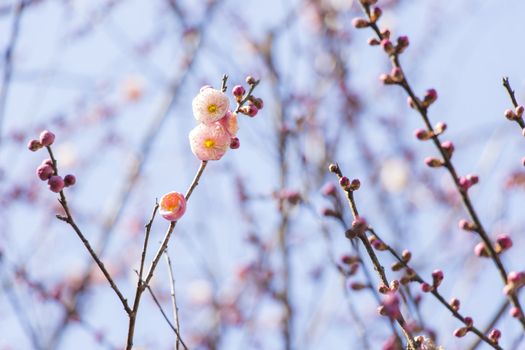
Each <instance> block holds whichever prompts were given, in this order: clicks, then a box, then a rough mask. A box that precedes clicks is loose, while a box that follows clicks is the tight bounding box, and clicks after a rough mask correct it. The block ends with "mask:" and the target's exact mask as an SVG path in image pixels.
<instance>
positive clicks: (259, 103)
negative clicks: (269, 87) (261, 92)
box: [253, 98, 264, 110]
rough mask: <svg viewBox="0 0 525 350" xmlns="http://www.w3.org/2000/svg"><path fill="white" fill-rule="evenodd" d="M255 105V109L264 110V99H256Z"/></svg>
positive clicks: (254, 100)
mask: <svg viewBox="0 0 525 350" xmlns="http://www.w3.org/2000/svg"><path fill="white" fill-rule="evenodd" d="M253 104H254V105H255V107H257V109H259V110H260V109H263V107H264V101H263V99H262V98H254V99H253Z"/></svg>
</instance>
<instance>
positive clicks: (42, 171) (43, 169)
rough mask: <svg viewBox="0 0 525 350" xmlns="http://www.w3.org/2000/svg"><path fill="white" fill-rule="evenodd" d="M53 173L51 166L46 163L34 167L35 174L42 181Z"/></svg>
mask: <svg viewBox="0 0 525 350" xmlns="http://www.w3.org/2000/svg"><path fill="white" fill-rule="evenodd" d="M54 173H55V171H54V170H53V167H52V166H50V165H48V164H42V165H40V166H39V167H38V168H37V169H36V175H37V176H38V178H39V179H40V180H42V181H47V180H49V178H50V177H51V176H53V174H54Z"/></svg>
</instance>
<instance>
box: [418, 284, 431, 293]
mask: <svg viewBox="0 0 525 350" xmlns="http://www.w3.org/2000/svg"><path fill="white" fill-rule="evenodd" d="M432 289H433V288H432V286H431V285H430V284H428V283H426V282H423V283H421V291H422V292H423V293H428V292H431V291H432Z"/></svg>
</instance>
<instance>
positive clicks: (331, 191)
mask: <svg viewBox="0 0 525 350" xmlns="http://www.w3.org/2000/svg"><path fill="white" fill-rule="evenodd" d="M336 192H337V188H336V187H335V185H334V184H333V183H331V182H328V183H326V184H325V185H324V186H323V188H322V189H321V193H322V194H323V196H334V195H335V194H336Z"/></svg>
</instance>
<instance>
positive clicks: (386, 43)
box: [381, 39, 396, 55]
mask: <svg viewBox="0 0 525 350" xmlns="http://www.w3.org/2000/svg"><path fill="white" fill-rule="evenodd" d="M381 46H382V47H383V50H385V52H386V53H387V54H388V55H392V54H394V53H395V52H396V49H395V48H394V45H393V44H392V42H391V41H390V40H388V39H383V40H381Z"/></svg>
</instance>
